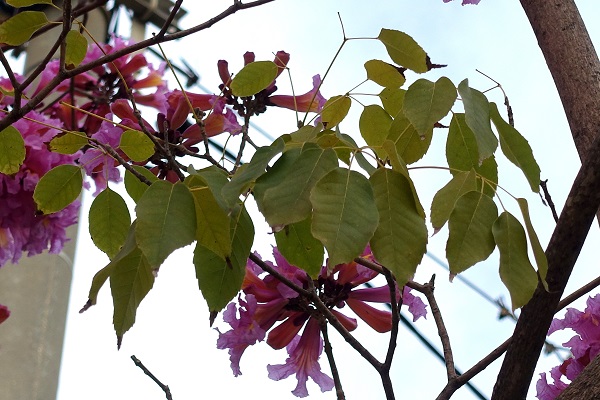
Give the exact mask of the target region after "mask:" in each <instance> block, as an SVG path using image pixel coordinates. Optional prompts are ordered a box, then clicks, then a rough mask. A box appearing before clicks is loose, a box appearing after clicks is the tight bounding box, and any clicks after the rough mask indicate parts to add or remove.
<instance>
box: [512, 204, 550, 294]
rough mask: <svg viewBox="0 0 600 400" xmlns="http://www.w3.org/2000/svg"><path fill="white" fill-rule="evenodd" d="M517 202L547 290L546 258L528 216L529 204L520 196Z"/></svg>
mask: <svg viewBox="0 0 600 400" xmlns="http://www.w3.org/2000/svg"><path fill="white" fill-rule="evenodd" d="M517 203H518V204H519V208H520V209H521V214H522V215H523V220H524V221H525V228H526V229H527V236H528V237H529V243H531V249H532V250H533V256H534V258H535V263H536V264H537V268H538V273H539V274H540V278H541V280H542V284H543V285H544V287H545V288H546V290H548V283H547V282H546V274H547V273H548V259H546V253H545V252H544V248H543V247H542V245H541V244H540V240H539V239H538V236H537V234H536V233H535V229H533V224H532V223H531V217H530V216H529V205H528V204H527V200H525V199H522V198H519V199H517Z"/></svg>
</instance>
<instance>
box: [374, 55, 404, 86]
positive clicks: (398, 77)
mask: <svg viewBox="0 0 600 400" xmlns="http://www.w3.org/2000/svg"><path fill="white" fill-rule="evenodd" d="M365 69H366V70H367V79H370V80H372V81H373V82H375V83H377V84H378V85H381V86H383V87H386V88H387V87H390V88H399V87H400V86H402V85H404V82H405V81H406V79H405V78H404V74H403V73H402V72H403V71H402V70H401V69H400V68H398V67H396V66H393V65H391V64H388V63H386V62H383V61H381V60H369V61H367V62H366V63H365Z"/></svg>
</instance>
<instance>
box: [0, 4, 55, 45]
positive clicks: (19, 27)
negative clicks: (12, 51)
mask: <svg viewBox="0 0 600 400" xmlns="http://www.w3.org/2000/svg"><path fill="white" fill-rule="evenodd" d="M49 23H50V22H49V21H48V18H46V14H44V13H43V12H41V11H22V12H20V13H18V14H17V15H15V16H13V17H11V18H9V19H7V20H6V21H4V22H3V23H2V24H0V43H6V44H8V45H9V46H20V45H22V44H23V43H25V42H26V41H28V40H29V39H30V38H31V36H32V35H33V34H34V33H35V32H37V31H38V30H39V29H40V28H43V27H44V26H46V25H48V24H49Z"/></svg>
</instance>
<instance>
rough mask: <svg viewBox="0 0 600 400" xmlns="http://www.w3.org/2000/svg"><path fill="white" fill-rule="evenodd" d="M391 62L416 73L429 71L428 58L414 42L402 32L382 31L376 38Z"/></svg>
mask: <svg viewBox="0 0 600 400" xmlns="http://www.w3.org/2000/svg"><path fill="white" fill-rule="evenodd" d="M377 39H379V40H380V41H381V42H382V43H383V44H384V45H385V48H386V50H387V52H388V54H389V56H390V57H391V59H392V60H394V62H395V63H396V64H398V65H401V66H403V67H406V68H408V69H410V70H413V71H415V72H418V73H423V72H427V71H428V70H429V65H428V64H429V57H427V54H426V53H425V50H423V48H421V46H419V45H418V44H417V42H415V40H414V39H413V38H412V37H410V36H409V35H407V34H406V33H404V32H400V31H396V30H392V29H382V30H381V32H379V36H378V37H377Z"/></svg>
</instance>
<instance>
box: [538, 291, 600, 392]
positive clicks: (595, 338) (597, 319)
mask: <svg viewBox="0 0 600 400" xmlns="http://www.w3.org/2000/svg"><path fill="white" fill-rule="evenodd" d="M565 328H570V329H572V330H574V331H575V332H576V333H577V335H575V336H573V337H572V338H571V340H569V341H568V342H566V343H563V346H565V347H568V348H570V349H571V353H572V355H573V357H571V358H569V359H567V360H566V361H565V362H563V363H562V364H561V365H558V366H556V367H554V368H552V369H551V370H550V377H551V378H552V381H553V382H552V383H548V382H547V380H546V373H545V372H544V373H542V374H540V380H539V381H538V382H537V385H536V389H537V398H538V399H540V400H553V399H555V398H556V397H557V396H558V395H559V394H560V393H561V392H562V391H563V390H565V389H566V387H567V386H568V385H569V384H568V383H565V382H564V381H563V380H561V378H562V377H563V376H564V377H566V378H567V379H568V380H570V381H571V382H573V381H574V380H575V378H577V376H579V374H580V373H581V371H583V369H584V368H585V367H586V366H587V365H588V364H589V363H590V362H591V361H592V360H593V359H594V358H595V357H596V356H597V355H598V354H600V294H598V295H596V296H594V297H590V298H588V300H587V302H586V308H585V311H583V312H581V311H579V310H576V309H574V308H569V309H567V312H566V314H565V318H564V319H556V318H555V319H554V320H553V321H552V324H551V325H550V329H549V330H548V335H550V334H552V333H553V332H556V331H558V330H561V329H565Z"/></svg>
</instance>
